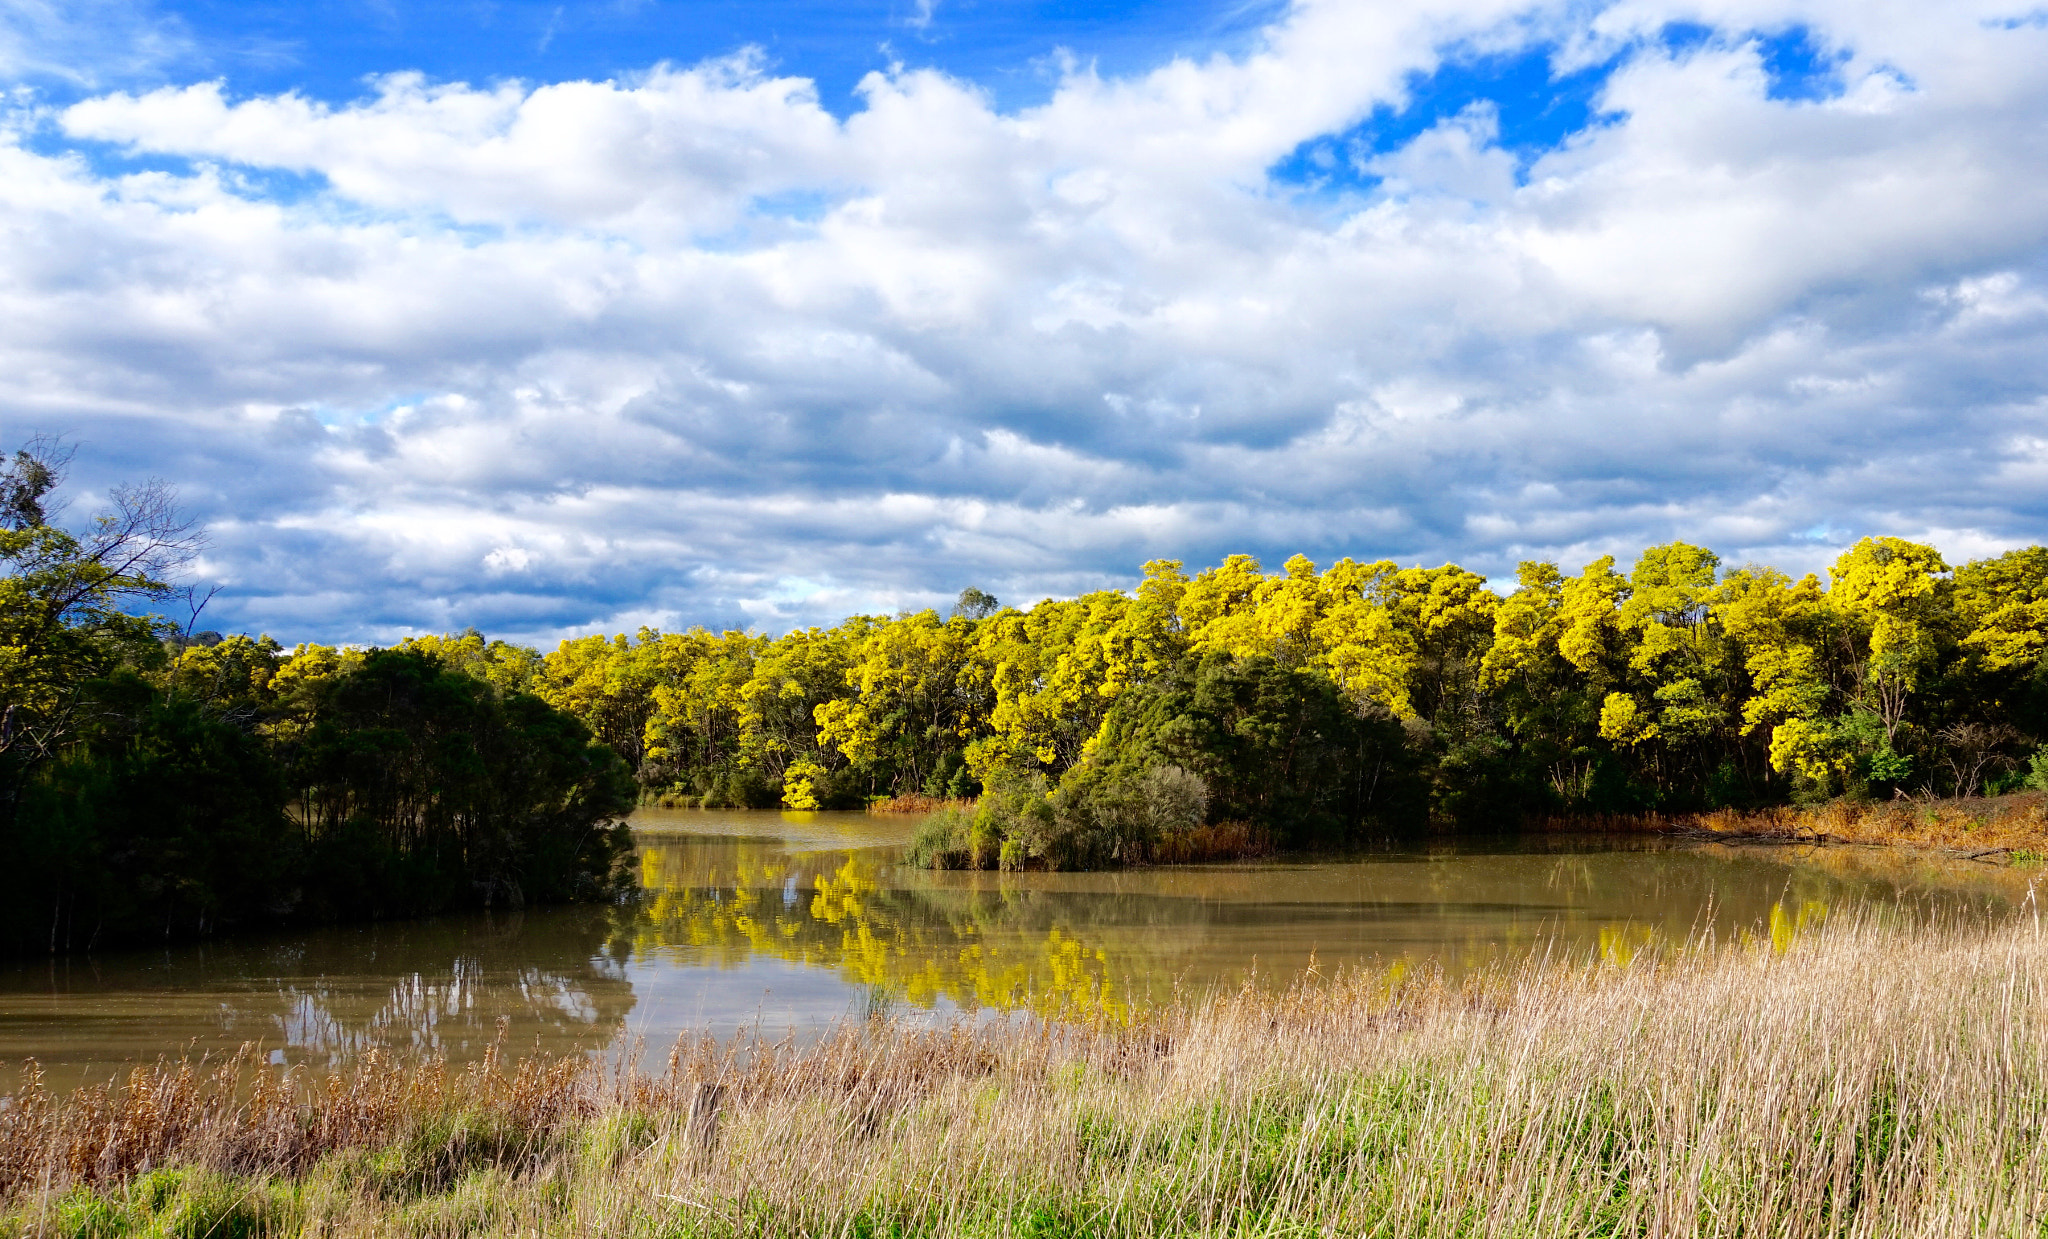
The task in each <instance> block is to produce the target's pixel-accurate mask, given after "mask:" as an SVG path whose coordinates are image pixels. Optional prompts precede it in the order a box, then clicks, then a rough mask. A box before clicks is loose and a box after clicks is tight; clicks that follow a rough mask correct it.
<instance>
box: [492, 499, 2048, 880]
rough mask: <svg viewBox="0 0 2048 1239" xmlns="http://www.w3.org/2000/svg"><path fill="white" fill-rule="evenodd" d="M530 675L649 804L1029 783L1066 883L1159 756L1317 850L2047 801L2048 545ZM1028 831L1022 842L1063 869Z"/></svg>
mask: <svg viewBox="0 0 2048 1239" xmlns="http://www.w3.org/2000/svg"><path fill="white" fill-rule="evenodd" d="M472 674H475V672H472ZM534 676H535V678H534V680H533V690H534V691H535V692H537V693H538V694H539V695H541V696H542V697H543V698H545V699H546V700H548V701H550V702H551V703H553V704H555V705H557V706H559V707H561V708H563V709H566V710H568V711H570V712H572V713H575V714H576V715H577V716H578V717H580V718H582V719H584V720H585V722H586V723H587V724H588V725H590V726H591V727H592V728H593V729H594V730H596V731H598V732H599V734H600V735H603V736H606V737H608V738H610V739H611V741H612V743H613V745H614V747H615V748H617V749H618V751H620V752H621V753H623V754H626V755H627V757H628V759H629V761H632V762H633V764H634V772H635V775H636V777H637V778H638V779H639V781H640V784H641V786H642V788H643V790H644V794H647V795H650V796H660V797H662V798H663V799H664V800H665V801H667V802H671V803H672V802H674V801H676V800H683V799H687V800H690V801H692V802H694V803H699V804H707V805H710V804H746V805H757V806H764V807H765V806H769V805H775V804H782V805H785V806H788V807H813V806H815V807H841V806H855V805H858V804H860V803H862V802H864V801H868V800H872V799H876V798H879V797H885V796H900V795H924V796H929V797H933V798H935V799H947V798H960V797H970V796H973V795H976V794H979V793H980V792H981V791H982V790H983V788H984V787H987V788H989V789H991V791H990V794H991V795H996V794H997V792H996V791H995V790H994V789H998V788H1002V787H1010V786H1016V785H1020V784H1019V781H1020V780H1021V781H1023V782H1024V783H1028V782H1029V781H1030V780H1031V779H1032V778H1034V777H1035V778H1038V779H1042V780H1043V781H1044V783H1045V791H1044V795H1045V797H1046V803H1047V805H1049V806H1052V808H1051V811H1052V812H1053V813H1054V815H1055V817H1058V818H1059V820H1061V821H1062V822H1064V823H1065V825H1064V826H1063V827H1062V828H1061V829H1062V830H1063V831H1067V832H1069V837H1068V842H1069V843H1070V844H1071V846H1066V845H1061V847H1060V848H1054V849H1053V851H1054V852H1058V853H1060V859H1059V861H1058V863H1088V864H1093V863H1108V862H1107V861H1104V860H1103V859H1102V858H1105V857H1109V858H1116V857H1126V856H1128V855H1129V854H1130V853H1131V852H1132V850H1133V849H1134V848H1139V847H1140V844H1139V843H1136V842H1132V840H1131V838H1129V837H1127V836H1129V831H1128V830H1126V828H1125V827H1124V826H1121V825H1117V824H1116V823H1118V822H1121V821H1122V820H1123V818H1122V815H1121V811H1120V810H1118V809H1116V808H1115V803H1117V802H1118V798H1119V797H1124V796H1126V795H1127V793H1128V789H1129V787H1131V786H1133V785H1134V784H1135V781H1137V780H1141V779H1142V778H1143V777H1145V775H1146V773H1147V772H1148V771H1150V770H1152V769H1155V768H1160V767H1164V766H1173V767H1176V768H1179V769H1181V770H1183V771H1186V772H1188V773H1190V774H1193V775H1195V776H1197V777H1199V778H1200V779H1202V780H1203V783H1204V786H1205V788H1206V789H1207V791H1208V808H1207V817H1208V820H1209V821H1210V822H1224V821H1233V820H1243V821H1246V822H1254V823H1257V824H1258V825H1259V826H1260V827H1261V828H1263V829H1265V830H1268V831H1269V832H1271V833H1272V835H1273V836H1274V837H1276V838H1277V839H1278V840H1279V841H1280V842H1282V843H1284V844H1288V845H1293V846H1301V845H1307V844H1312V843H1320V842H1335V841H1340V840H1343V839H1346V838H1354V837H1358V836H1360V835H1369V834H1374V833H1386V832H1395V831H1405V830H1413V829H1418V828H1421V827H1422V826H1423V825H1424V824H1426V823H1433V824H1435V825H1436V826H1438V827H1450V828H1458V829H1499V828H1504V827H1509V826H1512V825H1513V824H1514V823H1515V822H1516V821H1517V820H1518V819H1519V818H1521V817H1523V816H1525V815H1527V814H1530V813H1632V812H1639V811H1643V810H1650V809H1659V810H1670V811H1691V810H1703V809H1718V808H1723V807H1734V808H1758V807H1763V806H1767V805H1772V804H1782V803H1785V802H1787V801H1790V800H1800V801H1815V800H1825V799H1827V798H1829V797H1834V796H1841V795H1845V794H1846V795H1853V796H1868V795H1891V794H1894V793H1899V794H1912V795H1920V796H1924V795H1928V794H1946V793H1954V794H1967V793H1968V792H1970V791H1972V790H1984V789H1996V788H2000V787H2007V786H2012V785H2016V783H2017V782H2018V781H2022V780H2023V779H2024V778H2025V777H2027V776H2026V774H2025V773H2024V771H2023V769H2022V766H2023V757H2024V755H2025V754H2026V753H2028V752H2031V751H2032V750H2033V749H2034V747H2035V746H2037V745H2039V744H2040V743H2041V742H2042V741H2043V740H2044V739H2048V550H2044V549H2043V548H2039V547H2035V548H2029V549H2027V550H2023V551H2014V552H2011V553H2008V554H2006V555H2001V556H1998V557H1995V558H1993V559H1987V560H1982V561H1978V562H1975V563H1970V564H1965V565H1963V566H1962V567H1960V568H1957V569H1954V570H1953V571H1951V570H1950V569H1949V567H1948V566H1947V564H1946V561H1945V560H1943V558H1942V557H1941V555H1940V554H1939V553H1938V552H1936V551H1935V550H1934V548H1932V547H1928V546H1924V545H1920V544H1916V543H1912V542H1907V541H1903V540H1901V539H1897V538H1869V539H1865V540H1863V541H1861V542H1858V543H1856V544H1855V545H1853V546H1850V547H1848V548H1846V549H1845V550H1844V551H1843V552H1842V553H1841V554H1840V555H1839V556H1838V557H1837V559H1836V561H1835V562H1834V564H1833V565H1832V567H1831V568H1830V569H1829V571H1828V573H1827V574H1825V576H1824V577H1823V576H1816V575H1809V576H1805V577H1800V578H1797V579H1795V578H1793V577H1791V576H1788V575H1787V574H1785V573H1783V572H1779V571H1777V570H1776V569H1773V568H1769V567H1766V566H1761V565H1756V564H1744V565H1739V566H1729V565H1725V564H1723V563H1722V562H1721V559H1720V557H1719V556H1717V555H1716V554H1715V553H1714V552H1712V551H1711V550H1709V549H1707V548H1705V547H1700V546H1693V545H1690V544H1687V543H1682V542H1674V543H1669V544H1666V545H1663V546H1656V547H1650V548H1648V549H1647V550H1645V551H1643V552H1642V553H1641V554H1640V555H1638V556H1637V557H1636V559H1635V562H1634V563H1633V564H1631V565H1629V566H1628V567H1627V568H1626V570H1623V568H1622V567H1620V566H1618V565H1617V563H1616V561H1615V560H1614V559H1613V558H1612V557H1607V556H1603V557H1601V558H1599V559H1596V560H1594V561H1593V562H1592V563H1590V564H1587V565H1585V566H1584V567H1583V568H1582V569H1580V570H1579V571H1578V572H1576V573H1567V572H1565V571H1564V570H1562V569H1561V568H1560V567H1559V566H1558V565H1556V564H1552V563H1544V562H1534V561H1532V562H1528V563H1524V564H1522V565H1520V567H1519V569H1518V570H1517V574H1516V580H1515V584H1514V587H1513V588H1512V589H1508V590H1505V591H1501V592H1496V590H1495V589H1494V588H1493V587H1492V586H1491V585H1490V583H1489V582H1487V581H1486V580H1485V579H1484V578H1482V577H1480V576H1478V575H1477V574H1475V573H1472V572H1469V571H1467V570H1465V569H1463V568H1460V567H1458V566H1457V565H1454V564H1446V565H1442V566H1440V567H1435V568H1421V567H1413V568H1402V567H1399V566H1398V565H1396V564H1394V563H1392V562H1390V561H1386V560H1380V561H1374V562H1359V561H1354V560H1348V559H1346V560H1339V561H1338V562H1336V563H1334V564H1332V565H1330V566H1329V567H1328V568H1318V566H1317V565H1316V564H1314V563H1312V562H1310V561H1309V560H1307V559H1306V558H1303V557H1300V556H1297V557H1295V558H1293V559H1291V560H1289V561H1288V562H1287V563H1286V564H1285V565H1283V566H1282V568H1281V570H1280V571H1278V572H1275V573H1268V572H1266V571H1265V570H1264V569H1263V568H1262V567H1261V565H1260V564H1259V562H1258V561H1257V560H1256V559H1253V558H1252V557H1250V556H1247V555H1233V556H1229V557H1227V558H1226V559H1225V560H1224V561H1223V562H1222V563H1221V564H1218V565H1216V566H1214V567H1211V568H1207V569H1204V570H1202V571H1199V572H1196V573H1194V574H1193V575H1189V574H1188V573H1187V572H1186V571H1185V570H1184V569H1183V565H1182V564H1181V563H1179V562H1178V561H1174V560H1155V561H1153V562H1150V563H1147V564H1146V565H1145V566H1144V570H1143V574H1142V577H1141V579H1140V581H1139V583H1138V586H1137V588H1136V589H1135V590H1132V591H1128V592H1126V591H1121V590H1107V591H1101V592H1097V593H1091V594H1085V595H1082V596H1081V597H1078V598H1072V599H1064V600H1056V599H1048V600H1046V601H1043V602H1039V603H1037V604H1036V605H1033V606H1031V607H1029V608H1025V609H1019V608H1016V607H1006V606H1002V605H1000V604H999V603H997V602H996V600H995V599H994V598H992V597H990V596H989V595H987V594H986V593H984V592H982V591H979V590H968V591H963V593H962V595H961V599H960V602H959V604H958V605H956V606H955V607H953V608H952V611H951V614H950V615H946V616H941V615H940V614H939V613H938V612H936V611H920V612H909V613H904V614H901V615H895V616H873V615H861V616H853V617H850V618H848V619H847V620H845V621H843V622H842V623H840V624H838V625H836V626H834V627H831V628H810V629H803V630H799V631H797V632H793V633H790V634H788V635H787V636H784V637H779V638H773V639H771V638H768V637H765V636H761V635H759V634H753V633H742V632H725V633H711V632H706V631H703V630H693V631H690V632H686V633H662V632H655V631H652V630H643V631H642V632H640V633H639V634H638V636H637V637H635V638H632V639H629V638H627V637H626V636H624V635H619V636H614V637H609V638H603V637H585V638H580V639H577V640H573V641H567V642H564V643H563V644H562V646H561V647H560V648H559V649H558V650H556V651H554V652H551V653H549V654H548V655H547V656H546V657H545V659H542V660H540V663H539V666H538V669H537V670H536V671H535V672H534ZM635 728H637V729H638V730H637V732H635V731H634V729H635ZM636 752H637V753H638V754H639V756H638V757H637V758H635V757H634V754H635V753H636ZM1113 789H1115V790H1113ZM1061 815H1064V816H1061ZM1027 816H1028V815H1027ZM1034 829H1035V828H1028V829H1027V828H1026V827H1025V826H1020V827H1019V828H1018V830H1017V831H1016V832H1014V833H1012V834H1002V836H1001V838H1002V839H1004V840H1013V845H1012V851H1013V853H1014V854H1016V855H1017V856H1018V857H1021V858H1022V859H1021V861H1020V863H1033V864H1048V863H1055V862H1054V857H1053V855H1052V853H1045V854H1043V855H1041V854H1040V853H1039V852H1034V851H1032V850H1031V849H1032V846H1033V845H1032V844H1031V843H1029V842H1028V840H1030V839H1032V838H1035V837H1036V836H1035V835H1034V833H1033V830H1034ZM998 833H1001V832H998ZM1141 833H1142V832H1141ZM995 846H996V850H997V852H1000V847H1001V841H1000V840H999V841H998V843H997V844H996V845H995ZM967 848H968V843H967V836H966V835H965V834H962V835H961V836H960V838H959V841H958V846H957V848H955V849H954V850H952V851H946V850H945V849H940V851H941V852H943V853H944V854H945V855H967V854H968V852H964V851H961V850H960V849H967ZM1062 848H1063V849H1064V850H1062ZM969 851H971V849H969ZM935 854H937V853H935ZM999 861H1000V857H999V856H996V857H995V859H989V860H987V862H986V863H990V864H995V863H999Z"/></svg>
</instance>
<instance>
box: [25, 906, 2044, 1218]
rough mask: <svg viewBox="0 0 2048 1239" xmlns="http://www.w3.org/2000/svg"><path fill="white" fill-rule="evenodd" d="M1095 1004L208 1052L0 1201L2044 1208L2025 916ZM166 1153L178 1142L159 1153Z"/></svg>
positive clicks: (1277, 1214) (411, 1207)
mask: <svg viewBox="0 0 2048 1239" xmlns="http://www.w3.org/2000/svg"><path fill="white" fill-rule="evenodd" d="M1773 924H1774V926H1775V931H1774V932H1766V933H1764V934H1763V935H1761V936H1760V937H1758V938H1756V939H1754V940H1746V941H1744V942H1740V943H1723V944H1719V945H1716V944H1713V943H1709V942H1696V943H1693V944H1691V945H1690V946H1689V947H1686V948H1684V949H1678V950H1670V951H1661V952H1660V951H1651V950H1645V951H1642V952H1639V953H1637V954H1635V955H1634V956H1633V957H1630V958H1625V959H1616V958H1615V957H1614V956H1612V955H1610V956H1609V957H1608V958H1607V959H1606V960H1604V961H1599V962H1593V963H1585V962H1571V961H1560V960H1556V959H1544V958H1536V959H1532V960H1530V961H1527V962H1525V963H1522V964H1519V965H1515V966H1504V967H1502V968H1500V969H1498V970H1496V971H1493V972H1491V973H1487V974H1484V975H1481V976H1479V977H1476V978H1474V979H1473V980H1471V981H1468V982H1465V983H1461V984H1458V985H1455V986H1452V985H1446V984H1445V983H1444V982H1443V981H1442V979H1441V977H1440V975H1438V974H1436V973H1434V972H1432V971H1430V970H1427V969H1421V970H1414V971H1403V970H1400V969H1395V970H1391V971H1387V972H1379V973H1369V972H1361V973H1357V974H1352V975H1348V976H1343V977H1338V978H1335V979H1324V978H1313V977H1312V978H1307V979H1304V981H1303V982H1302V983H1300V984H1297V985H1295V986H1294V987H1293V988H1291V989H1289V990H1287V991H1286V992H1284V993H1278V994H1273V993H1268V992H1263V991H1260V990H1256V989H1253V988H1249V987H1248V988H1246V989H1245V990H1244V991H1243V992H1240V993H1235V994H1230V995H1225V996H1223V997H1221V998H1218V999H1215V1000H1213V1001H1208V1002H1203V1003H1192V1004H1189V1005H1187V1006H1185V1007H1182V1008H1177V1009H1175V1010H1172V1011H1168V1012H1164V1013H1161V1014H1160V1015H1158V1016H1157V1017H1155V1018H1152V1019H1149V1020H1146V1021H1141V1022H1140V1023H1138V1024H1136V1025H1134V1026H1129V1027H1109V1026H1103V1027H1094V1028H1084V1027H1074V1026H1062V1025H1047V1024H1032V1025H1024V1024H1004V1025H996V1026H984V1027H972V1026H967V1025H961V1026H958V1027H953V1028H947V1029H942V1030H938V1031H933V1030H930V1029H919V1028H916V1027H911V1026H907V1025H903V1024H897V1023H892V1022H889V1021H885V1020H876V1021H868V1022H865V1023H858V1024H852V1025H849V1026H847V1027H845V1028H843V1029H841V1030H839V1031H838V1032H837V1033H836V1034H835V1035H833V1036H830V1037H827V1038H825V1039H824V1040H822V1041H820V1042H817V1043H815V1044H811V1045H808V1046H800V1045H796V1044H793V1043H788V1042H784V1043H779V1044H760V1043H754V1044H730V1043H726V1044H721V1043H714V1042H709V1041H707V1042H702V1043H696V1044H686V1045H679V1046H678V1047H677V1048H676V1050H675V1051H674V1053H673V1054H672V1055H671V1057H670V1059H669V1061H668V1064H667V1068H666V1070H664V1071H660V1072H657V1073H649V1074H640V1073H633V1072H612V1073H607V1072H605V1071H602V1070H600V1069H598V1068H596V1067H594V1066H590V1065H587V1064H572V1063H569V1062H564V1061H549V1060H534V1062H533V1063H530V1064H518V1065H512V1066H504V1065H500V1064H497V1063H495V1062H494V1063H490V1064H486V1065H484V1066H481V1067H478V1068H476V1069H473V1070H468V1071H460V1072H457V1071H449V1070H446V1069H440V1068H434V1067H431V1066H429V1067H427V1068H425V1069H421V1070H413V1071H400V1070H399V1069H398V1068H397V1067H396V1066H395V1065H394V1064H392V1063H390V1062H388V1061H386V1060H366V1061H365V1062H364V1063H363V1064H361V1065H359V1066H358V1067H356V1068H355V1069H353V1070H352V1071H351V1072H349V1073H346V1074H343V1075H340V1076H337V1077H334V1078H333V1079H332V1080H330V1081H328V1082H325V1083H324V1084H323V1083H321V1082H316V1081H311V1080H305V1079H300V1078H298V1077H294V1076H292V1075H290V1074H289V1073H279V1072H277V1071H275V1070H273V1069H268V1068H265V1067H263V1066H262V1065H260V1064H259V1063H257V1062H255V1061H254V1060H253V1059H247V1058H245V1059H243V1060H241V1061H239V1062H237V1063H234V1064H230V1065H228V1066H226V1067H224V1068H222V1069H220V1070H218V1071H215V1072H212V1073H206V1072H201V1071H198V1070H193V1069H188V1068H186V1067H184V1066H181V1065H177V1064H167V1065H165V1066H162V1067H159V1068H155V1069H150V1070H145V1071H140V1072H137V1073H136V1074H135V1075H134V1076H132V1077H131V1078H130V1080H129V1082H128V1084H127V1085H126V1086H125V1087H124V1088H121V1089H113V1090H105V1091H101V1092H96V1093H88V1094H79V1095H77V1096H74V1097H71V1098H51V1097H47V1096H44V1095H43V1094H42V1093H41V1092H40V1091H39V1090H38V1089H37V1088H35V1087H34V1086H33V1084H31V1085H29V1086H27V1087H25V1088H24V1089H23V1090H22V1091H20V1092H18V1093H16V1094H15V1095H14V1098H13V1099H12V1101H11V1102H10V1103H9V1104H8V1105H7V1106H6V1108H5V1109H4V1111H0V1117H4V1120H5V1121H4V1123H0V1166H4V1171H0V1173H4V1175H5V1176H6V1177H5V1180H4V1184H5V1191H6V1193H7V1200H8V1201H9V1202H10V1203H9V1207H10V1208H11V1209H12V1213H11V1214H9V1215H8V1220H7V1222H6V1223H5V1226H6V1228H8V1229H11V1230H12V1231H13V1232H14V1233H22V1234H27V1233H35V1234H46V1233H58V1232H62V1233H72V1234H87V1233H91V1234H116V1233H124V1232H125V1233H190V1234H201V1233H213V1234H230V1233H234V1234H260V1233H276V1234H287V1233H289V1234H299V1233H306V1234H322V1235H345V1234H497V1233H506V1234H512V1233H518V1234H548V1235H589V1236H596V1235H605V1236H619V1235H629V1236H638V1235H644V1236H650V1237H651V1236H656V1235H663V1236H667V1235H706V1236H711V1235H720V1236H723V1235H764V1236H765V1235H846V1236H855V1235H858V1236H878V1235H885V1234H886V1235H923V1234H930V1235H967V1234H973V1235H981V1234H987V1235H995V1234H1018V1235H1027V1234H1028V1235H1038V1236H1047V1235H1082V1234H1088V1235H1133V1236H1136V1235H1169V1234H1170V1235H1194V1234H1203V1235H1207V1234H1215V1235H1223V1234H1230V1235H1241V1234H1295V1233H1299V1234H1311V1233H1313V1234H1340V1233H1341V1234H1349V1235H1385V1236H1395V1235H1399V1236H1467V1235H1516V1236H1553V1235H1554V1236H1584V1235H1639V1236H1678V1235H1717V1236H1719V1235H1727V1236H1735V1235H1758V1236H1761V1235H1770V1236H1789V1237H1793V1239H1803V1237H1807V1236H1835V1235H1840V1236H1872V1237H1878V1236H1951V1235H2009V1234H2039V1233H2041V1232H2042V1229H2043V1227H2044V1224H2048V1174H2044V1171H2048V1161H2044V1158H2048V938H2044V936H2043V935H2042V933H2041V929H2040V925H2039V921H2038V918H2037V917H2036V916H2034V915H2032V914H2029V915H2026V916H2024V917H2021V918H2018V919H2011V920H2007V921H2004V922H2000V923H1996V924H1993V923H1964V922H1951V923H1947V924H1944V925H1938V926H1934V927H1931V928H1930V927H1927V926H1924V925H1923V926H1920V927H1918V928H1915V927H1913V926H1912V925H1909V924H1906V923H1905V921H1904V918H1898V919H1897V920H1896V921H1892V920H1887V919H1886V918H1884V917H1882V916H1876V915H1864V916H1861V917H1859V918H1838V919H1837V921H1836V922H1835V923H1833V924H1826V925H1822V926H1821V927H1819V928H1818V929H1807V930H1804V931H1801V930H1799V929H1798V928H1797V926H1796V924H1795V922H1794V921H1792V920H1791V919H1790V918H1786V919H1785V920H1784V921H1783V922H1782V923H1779V922H1777V921H1774V922H1773ZM164 1167H171V1168H173V1169H171V1170H169V1171H166V1170H165V1169H163V1168H164Z"/></svg>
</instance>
